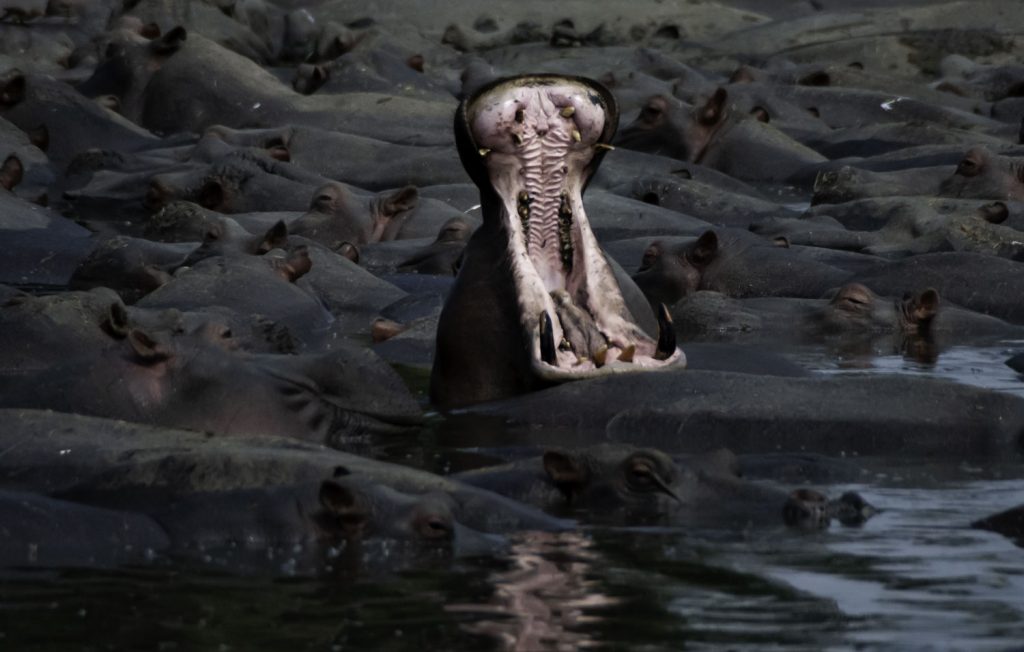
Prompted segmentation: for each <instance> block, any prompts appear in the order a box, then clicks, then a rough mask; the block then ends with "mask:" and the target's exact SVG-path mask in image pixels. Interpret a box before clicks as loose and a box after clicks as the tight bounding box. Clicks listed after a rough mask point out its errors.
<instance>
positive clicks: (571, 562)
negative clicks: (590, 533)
mask: <svg viewBox="0 0 1024 652" xmlns="http://www.w3.org/2000/svg"><path fill="white" fill-rule="evenodd" d="M509 555H510V559H511V562H512V564H513V568H512V569H511V570H507V571H502V572H498V573H494V574H492V575H491V578H490V579H491V580H492V581H493V584H494V595H493V596H492V598H491V602H490V604H487V605H479V604H452V605H448V606H447V607H446V609H447V610H448V611H450V612H462V613H474V614H476V615H478V616H479V619H478V620H476V621H475V622H472V623H465V624H463V628H464V629H465V630H466V631H468V632H470V633H473V634H486V635H489V636H492V637H494V638H495V639H497V640H498V641H499V642H500V644H501V645H502V647H503V649H506V650H523V651H525V650H576V649H579V648H582V647H592V646H596V645H598V641H596V640H595V639H593V638H591V637H590V636H589V635H588V634H587V633H585V632H582V631H578V629H577V628H578V627H579V626H580V625H582V624H585V623H586V624H593V623H595V622H598V621H600V620H601V617H600V616H596V615H594V614H593V612H592V610H593V609H595V608H602V607H609V606H612V605H614V604H616V603H617V602H618V601H617V600H615V599H614V598H611V597H609V596H607V595H605V594H603V593H601V591H600V590H599V584H598V582H596V581H594V580H593V579H589V578H590V577H593V576H594V575H595V569H594V565H595V563H598V562H599V561H600V560H601V559H602V558H601V556H600V555H599V554H598V552H597V550H596V549H595V548H594V544H593V541H591V539H589V538H588V537H586V536H584V535H582V534H580V533H578V532H563V533H558V534H552V533H547V532H526V533H524V534H523V535H522V536H521V537H519V538H518V540H517V542H516V543H515V544H514V545H513V546H512V549H511V551H510V553H509ZM584 610H587V612H588V613H584Z"/></svg>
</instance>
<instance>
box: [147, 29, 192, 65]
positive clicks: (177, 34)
mask: <svg viewBox="0 0 1024 652" xmlns="http://www.w3.org/2000/svg"><path fill="white" fill-rule="evenodd" d="M186 38H188V32H187V31H186V30H185V28H184V27H182V26H181V25H178V26H177V27H175V28H173V29H172V30H171V31H169V32H167V33H166V34H164V35H163V36H162V37H160V38H159V39H157V40H155V41H153V42H152V43H151V44H150V49H151V50H152V52H153V54H156V55H159V56H162V57H169V56H171V55H172V54H174V53H175V52H177V51H178V50H179V49H180V48H181V45H182V43H184V42H185V39H186Z"/></svg>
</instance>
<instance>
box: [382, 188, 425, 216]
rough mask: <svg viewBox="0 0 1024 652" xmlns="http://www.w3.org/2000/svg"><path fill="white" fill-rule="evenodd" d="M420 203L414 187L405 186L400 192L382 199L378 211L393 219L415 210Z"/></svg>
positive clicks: (397, 191) (418, 193)
mask: <svg viewBox="0 0 1024 652" xmlns="http://www.w3.org/2000/svg"><path fill="white" fill-rule="evenodd" d="M419 201H420V192H419V191H418V190H416V186H406V187H404V188H402V189H401V190H396V191H395V192H393V193H391V194H389V195H387V196H385V197H384V199H383V201H381V203H380V209H381V212H382V213H383V214H385V215H386V216H388V217H394V216H396V215H400V214H402V213H405V212H407V211H411V210H413V209H414V208H416V206H417V204H419Z"/></svg>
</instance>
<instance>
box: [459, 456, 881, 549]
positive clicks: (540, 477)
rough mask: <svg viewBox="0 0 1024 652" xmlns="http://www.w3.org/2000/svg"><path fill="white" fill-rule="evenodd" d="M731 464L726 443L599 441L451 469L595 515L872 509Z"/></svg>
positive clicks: (688, 516)
mask: <svg viewBox="0 0 1024 652" xmlns="http://www.w3.org/2000/svg"><path fill="white" fill-rule="evenodd" d="M737 467H738V461H737V459H736V456H735V455H733V454H732V452H731V451H729V450H728V449H718V450H715V451H711V452H708V453H705V454H701V455H694V456H690V457H689V458H687V459H686V461H685V462H679V463H677V462H676V461H675V460H673V459H672V458H671V457H669V456H668V455H666V454H665V453H663V452H661V451H659V450H657V449H651V448H637V447H634V446H629V445H626V444H600V445H597V446H589V447H585V448H580V449H573V450H565V449H548V450H547V451H545V452H544V454H543V455H542V456H541V457H535V458H528V459H524V460H519V461H516V462H512V463H510V464H505V465H501V466H496V467H485V468H482V469H476V470H473V471H466V472H463V473H459V474H456V475H455V476H454V477H455V478H458V479H459V480H460V481H462V482H467V483H469V484H472V485H475V486H478V487H482V488H486V489H490V490H492V491H495V492H497V493H500V494H503V495H507V496H509V497H511V498H515V499H517V500H520V501H522V502H525V503H527V504H531V505H535V506H538V507H541V508H543V509H545V510H547V511H552V512H554V513H556V514H557V513H561V512H566V511H569V512H571V513H572V514H573V515H575V516H580V517H582V518H586V519H588V520H592V521H597V522H600V523H616V522H618V523H622V522H625V523H632V524H639V523H649V522H660V523H665V524H669V525H685V526H687V527H714V528H723V527H727V528H737V529H739V528H744V527H749V526H750V525H753V524H756V525H760V526H767V527H771V526H778V525H782V524H785V525H789V526H800V527H808V528H821V527H825V526H827V525H828V522H829V521H830V520H831V519H832V518H837V519H839V520H841V521H844V522H848V523H853V522H856V519H857V516H856V514H857V512H858V510H857V507H858V506H859V507H860V511H859V514H860V519H861V520H860V522H863V521H866V520H867V519H868V518H870V517H871V516H872V515H873V513H874V508H873V507H871V506H870V505H869V504H868V503H867V502H866V501H864V500H863V498H861V497H860V496H859V495H857V494H855V493H853V492H850V495H848V496H844V497H843V498H841V499H839V500H836V501H828V499H827V498H825V497H824V496H823V495H821V494H820V493H818V492H816V491H813V490H810V489H803V490H796V491H793V492H791V493H789V494H787V493H786V492H785V491H783V490H782V489H779V488H777V487H774V486H772V485H770V484H766V483H751V482H748V481H744V480H742V479H741V478H740V477H739V476H738V475H737V473H736V469H737ZM857 501H859V503H858V502H857ZM811 503H820V504H816V505H812V504H811ZM844 508H845V509H844Z"/></svg>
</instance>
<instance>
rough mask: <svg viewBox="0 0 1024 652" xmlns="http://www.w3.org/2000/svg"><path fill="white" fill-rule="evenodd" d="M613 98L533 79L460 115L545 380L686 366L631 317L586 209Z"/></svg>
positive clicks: (582, 84) (501, 86)
mask: <svg viewBox="0 0 1024 652" xmlns="http://www.w3.org/2000/svg"><path fill="white" fill-rule="evenodd" d="M610 101H611V98H610V96H607V95H606V94H605V97H602V93H601V92H600V91H599V89H598V88H597V87H596V86H595V85H593V83H592V82H588V81H586V80H582V79H574V78H567V77H557V76H534V77H521V78H516V79H511V80H506V81H504V82H500V83H497V84H495V85H493V86H491V87H489V88H488V89H486V90H485V91H483V92H482V93H481V94H480V95H478V96H477V97H475V98H473V99H472V100H471V101H470V102H469V103H468V106H467V109H466V116H465V119H466V122H467V126H468V129H469V132H470V134H471V136H472V139H473V142H474V143H475V145H476V146H477V147H478V154H479V155H480V156H481V157H482V159H483V162H484V165H485V167H486V173H487V178H488V180H489V182H490V185H491V187H492V188H493V189H494V191H495V193H496V194H497V196H498V198H499V204H500V207H499V211H500V213H501V215H500V216H499V217H500V220H501V223H502V225H503V227H504V228H505V230H506V232H507V234H508V247H509V251H508V259H509V261H510V265H511V267H512V275H513V279H514V282H515V288H516V293H517V295H518V296H517V299H518V303H519V314H520V322H521V325H522V327H523V329H524V332H525V333H526V334H527V341H529V342H532V343H533V345H532V361H533V367H534V370H535V371H536V372H537V373H538V375H540V376H541V377H543V378H547V379H549V380H567V379H570V378H578V377H586V376H590V375H599V374H603V373H607V372H609V371H615V370H626V369H634V368H638V367H644V368H654V367H665V366H670V365H676V364H681V363H684V361H685V358H684V357H683V355H682V352H681V351H679V350H678V349H676V348H675V342H674V339H673V338H672V337H671V336H669V335H668V334H666V333H662V336H661V337H660V338H659V340H658V341H655V340H653V339H651V338H650V337H649V336H648V335H647V334H646V333H644V332H643V331H642V330H641V329H640V327H639V326H637V324H636V323H635V322H634V321H633V317H632V315H630V313H629V311H628V309H627V308H626V305H625V301H624V300H623V298H622V293H621V291H620V290H619V286H618V283H617V282H616V280H615V276H614V274H613V273H612V271H611V269H610V268H609V266H608V263H607V261H606V260H605V258H604V254H603V253H602V251H601V249H600V247H599V245H598V244H597V240H596V238H595V237H594V234H593V232H592V231H591V230H590V224H589V223H588V221H587V216H586V213H585V212H584V210H583V201H582V193H583V188H584V186H585V185H586V181H587V178H588V176H589V175H590V174H592V173H593V168H594V166H593V165H591V163H592V162H595V163H596V160H597V159H596V158H595V152H596V151H598V150H600V149H602V148H608V145H605V144H603V142H602V140H603V139H604V138H607V137H610V134H611V132H612V131H614V124H613V123H611V124H606V120H611V119H613V116H611V115H609V112H608V111H607V103H608V102H610ZM659 324H661V325H662V326H663V327H664V326H665V325H666V324H665V321H664V320H663V319H659ZM668 328H669V329H670V328H671V325H670V324H668ZM662 349H665V350H662Z"/></svg>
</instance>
